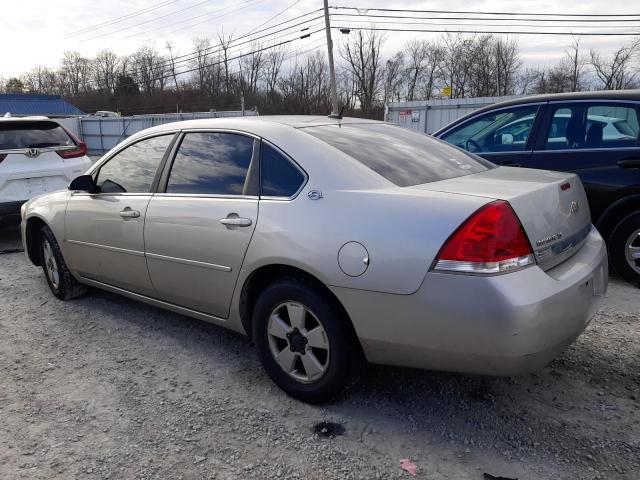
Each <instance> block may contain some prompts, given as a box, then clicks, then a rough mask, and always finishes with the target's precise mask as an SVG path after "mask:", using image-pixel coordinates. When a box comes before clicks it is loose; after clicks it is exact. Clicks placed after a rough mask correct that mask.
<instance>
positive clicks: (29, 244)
mask: <svg viewBox="0 0 640 480" xmlns="http://www.w3.org/2000/svg"><path fill="white" fill-rule="evenodd" d="M46 225H47V222H45V221H44V220H43V219H42V218H40V217H37V216H32V217H29V218H28V219H27V222H26V227H25V231H24V235H25V242H24V244H25V248H26V249H27V256H28V257H29V260H31V263H33V264H34V265H37V266H40V265H41V261H40V254H39V248H38V245H39V240H40V229H42V227H44V226H46Z"/></svg>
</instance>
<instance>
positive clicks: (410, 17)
mask: <svg viewBox="0 0 640 480" xmlns="http://www.w3.org/2000/svg"><path fill="white" fill-rule="evenodd" d="M331 16H332V17H372V18H399V19H408V20H417V19H425V20H482V21H485V22H514V21H515V22H545V23H551V22H584V23H612V22H640V18H632V19H599V20H597V19H594V18H574V19H569V20H567V19H566V18H539V17H536V18H513V17H507V18H490V17H489V18H488V17H467V16H455V17H433V16H429V17H416V16H415V15H411V16H407V15H376V14H372V13H364V14H363V13H332V14H331ZM542 26H544V25H542Z"/></svg>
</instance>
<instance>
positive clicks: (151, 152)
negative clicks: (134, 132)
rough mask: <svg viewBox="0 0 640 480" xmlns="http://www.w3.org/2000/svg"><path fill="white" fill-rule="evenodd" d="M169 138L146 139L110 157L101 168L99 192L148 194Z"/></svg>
mask: <svg viewBox="0 0 640 480" xmlns="http://www.w3.org/2000/svg"><path fill="white" fill-rule="evenodd" d="M172 139H173V134H171V135H161V136H158V137H152V138H147V139H145V140H141V141H139V142H136V143H134V144H133V145H130V146H128V147H127V148H125V149H124V150H122V151H120V152H118V153H117V154H116V155H114V156H113V157H111V159H110V160H108V161H107V163H105V164H104V165H102V166H101V167H100V170H99V171H98V176H97V177H96V183H97V185H98V188H99V191H100V192H101V193H149V192H150V190H151V184H152V183H153V179H154V177H155V175H156V172H157V170H158V167H159V166H160V162H161V161H162V158H163V157H164V154H165V153H166V151H167V148H168V147H169V144H170V143H171V140H172Z"/></svg>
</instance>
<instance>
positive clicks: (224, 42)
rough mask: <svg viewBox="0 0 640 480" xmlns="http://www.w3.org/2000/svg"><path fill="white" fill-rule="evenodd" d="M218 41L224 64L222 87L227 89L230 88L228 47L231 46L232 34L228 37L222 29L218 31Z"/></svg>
mask: <svg viewBox="0 0 640 480" xmlns="http://www.w3.org/2000/svg"><path fill="white" fill-rule="evenodd" d="M218 41H219V42H220V48H221V50H222V55H221V57H222V64H223V65H224V88H225V90H227V91H229V90H230V88H231V76H230V73H229V48H231V42H232V41H233V34H231V35H229V36H228V37H227V36H225V34H224V31H222V32H221V33H218Z"/></svg>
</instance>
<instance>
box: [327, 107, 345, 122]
mask: <svg viewBox="0 0 640 480" xmlns="http://www.w3.org/2000/svg"><path fill="white" fill-rule="evenodd" d="M342 112H344V104H343V105H342V108H341V109H340V113H338V114H335V113H330V114H329V118H336V119H338V120H342Z"/></svg>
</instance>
